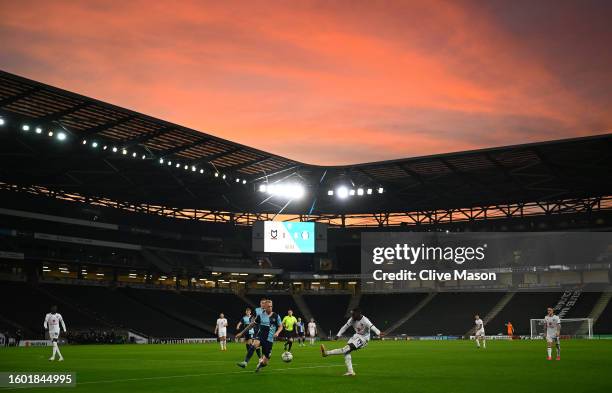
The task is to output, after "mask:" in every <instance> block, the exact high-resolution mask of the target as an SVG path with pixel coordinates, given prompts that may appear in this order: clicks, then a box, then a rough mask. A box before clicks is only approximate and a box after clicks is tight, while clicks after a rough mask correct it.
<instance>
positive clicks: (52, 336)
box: [49, 330, 60, 340]
mask: <svg viewBox="0 0 612 393" xmlns="http://www.w3.org/2000/svg"><path fill="white" fill-rule="evenodd" d="M59 335H60V332H59V330H58V331H50V332H49V340H57V339H58V338H59Z"/></svg>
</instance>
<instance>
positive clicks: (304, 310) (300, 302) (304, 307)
mask: <svg viewBox="0 0 612 393" xmlns="http://www.w3.org/2000/svg"><path fill="white" fill-rule="evenodd" d="M291 297H292V298H293V301H294V303H295V304H296V305H297V306H298V308H299V309H300V313H301V314H302V315H303V316H304V319H303V320H306V321H310V319H311V318H313V315H312V312H311V311H310V307H308V304H306V301H305V300H304V297H303V296H302V295H300V294H299V293H292V294H291ZM317 331H318V333H319V337H321V338H323V337H324V332H325V329H323V327H322V326H319V329H317Z"/></svg>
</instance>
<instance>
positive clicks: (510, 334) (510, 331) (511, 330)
mask: <svg viewBox="0 0 612 393" xmlns="http://www.w3.org/2000/svg"><path fill="white" fill-rule="evenodd" d="M506 329H507V332H508V337H510V338H514V326H512V322H510V321H508V323H507V324H506Z"/></svg>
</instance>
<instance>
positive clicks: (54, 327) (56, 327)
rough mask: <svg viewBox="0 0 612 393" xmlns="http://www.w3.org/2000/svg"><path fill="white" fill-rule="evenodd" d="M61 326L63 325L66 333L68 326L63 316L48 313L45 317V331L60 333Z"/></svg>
mask: <svg viewBox="0 0 612 393" xmlns="http://www.w3.org/2000/svg"><path fill="white" fill-rule="evenodd" d="M60 324H61V325H62V328H63V329H64V331H66V324H65V323H64V319H63V318H62V315H61V314H60V313H55V314H53V313H48V314H47V315H46V316H45V322H44V324H43V326H44V327H45V329H49V332H57V333H59V331H60Z"/></svg>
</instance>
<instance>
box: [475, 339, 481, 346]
mask: <svg viewBox="0 0 612 393" xmlns="http://www.w3.org/2000/svg"><path fill="white" fill-rule="evenodd" d="M476 346H477V347H478V348H480V340H479V339H476Z"/></svg>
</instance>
